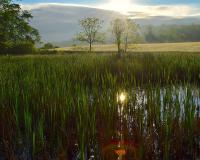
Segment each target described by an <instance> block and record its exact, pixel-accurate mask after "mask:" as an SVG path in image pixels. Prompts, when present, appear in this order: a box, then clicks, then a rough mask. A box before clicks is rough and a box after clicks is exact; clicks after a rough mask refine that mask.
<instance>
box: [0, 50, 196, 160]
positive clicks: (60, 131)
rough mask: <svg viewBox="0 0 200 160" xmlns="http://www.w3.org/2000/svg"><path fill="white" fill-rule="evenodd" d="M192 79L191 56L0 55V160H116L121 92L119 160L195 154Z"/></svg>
mask: <svg viewBox="0 0 200 160" xmlns="http://www.w3.org/2000/svg"><path fill="white" fill-rule="evenodd" d="M199 82H200V55H199V54H196V53H195V54H193V53H190V54H186V53H182V54H181V53H179V54H178V53H177V54H171V53H170V54H167V53H166V54H162V53H161V54H159V53H156V54H147V53H146V54H141V53H139V54H137V53H135V54H129V55H125V56H124V57H122V58H118V57H116V56H115V55H96V54H94V55H92V54H85V55H67V56H24V57H23V56H21V57H20V56H19V57H6V56H5V57H0V86H1V88H0V142H1V143H0V150H2V151H3V152H2V153H1V152H0V158H1V156H2V157H5V159H11V158H12V157H14V158H17V157H19V156H20V155H22V153H25V155H27V156H28V157H29V158H32V159H37V158H38V157H40V158H41V159H49V157H52V158H55V159H56V158H60V159H62V158H63V159H71V158H72V155H73V154H75V153H77V152H78V153H80V154H79V156H80V159H88V158H89V157H88V156H89V155H92V154H93V155H94V156H95V158H96V159H100V157H101V158H104V159H110V160H111V159H116V155H115V154H114V151H113V149H114V148H116V146H115V145H113V141H116V140H118V138H119V137H118V134H117V133H118V129H119V128H120V127H121V126H120V124H121V122H120V121H119V117H118V107H120V104H118V103H117V100H116V99H117V98H116V96H117V94H118V93H120V92H122V91H125V92H126V93H127V95H128V99H127V101H126V103H125V104H124V111H123V112H124V113H123V114H124V115H125V116H124V118H123V124H122V125H123V134H124V137H125V138H126V140H127V141H128V144H129V143H130V144H131V145H127V146H125V147H127V151H128V152H127V158H128V157H129V158H130V157H137V158H138V159H149V157H152V159H156V158H158V159H184V158H188V157H189V159H196V158H198V157H199V156H200V155H199V152H198V151H199V146H198V143H199V137H200V134H199V133H200V119H199V117H198V116H197V111H198V110H197V104H196V102H195V100H194V99H195V96H194V95H193V94H194V93H193V92H194V91H196V94H197V97H199V96H200V95H199ZM180 86H182V87H183V90H184V91H183V92H180V90H181V88H180ZM181 93H184V94H185V96H184V98H183V101H182V102H180V101H179V98H178V97H179V96H180V94H181ZM173 97H176V98H175V99H174V98H173ZM138 99H140V101H139V100H138ZM145 101H146V102H145ZM139 102H140V103H139ZM127 117H129V120H128V119H127ZM130 119H131V120H130ZM127 126H129V127H127ZM109 144H110V145H111V147H107V146H109ZM91 148H93V150H94V151H93V153H90V149H91ZM20 153H21V154H20ZM11 156H12V157H11ZM86 157H87V158H86Z"/></svg>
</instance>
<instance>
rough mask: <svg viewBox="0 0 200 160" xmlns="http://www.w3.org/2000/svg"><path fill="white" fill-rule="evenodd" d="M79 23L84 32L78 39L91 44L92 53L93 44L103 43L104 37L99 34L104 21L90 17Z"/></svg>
mask: <svg viewBox="0 0 200 160" xmlns="http://www.w3.org/2000/svg"><path fill="white" fill-rule="evenodd" d="M79 23H80V26H81V27H82V32H80V33H79V34H78V35H77V37H76V39H78V40H79V41H83V42H87V43H89V51H90V52H91V51H92V44H93V43H95V42H103V39H104V35H103V33H100V32H99V30H100V29H101V27H102V23H103V21H101V20H100V19H98V18H95V17H88V18H85V19H83V20H81V21H80V22H79Z"/></svg>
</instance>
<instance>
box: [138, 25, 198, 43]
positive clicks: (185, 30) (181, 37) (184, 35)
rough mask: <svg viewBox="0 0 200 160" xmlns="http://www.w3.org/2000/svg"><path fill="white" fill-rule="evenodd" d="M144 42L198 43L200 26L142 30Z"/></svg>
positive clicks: (147, 27) (156, 27) (146, 28)
mask: <svg viewBox="0 0 200 160" xmlns="http://www.w3.org/2000/svg"><path fill="white" fill-rule="evenodd" d="M140 30H141V33H142V34H141V35H142V36H143V40H144V42H148V43H165V42H198V41H200V25H199V24H189V25H160V26H152V25H148V26H143V27H141V28H140Z"/></svg>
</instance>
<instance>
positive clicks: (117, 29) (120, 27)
mask: <svg viewBox="0 0 200 160" xmlns="http://www.w3.org/2000/svg"><path fill="white" fill-rule="evenodd" d="M111 26H112V33H113V35H114V37H115V42H116V44H117V49H118V54H119V55H121V52H122V51H121V44H122V38H123V34H124V31H125V26H124V20H122V19H115V20H114V21H112V23H111Z"/></svg>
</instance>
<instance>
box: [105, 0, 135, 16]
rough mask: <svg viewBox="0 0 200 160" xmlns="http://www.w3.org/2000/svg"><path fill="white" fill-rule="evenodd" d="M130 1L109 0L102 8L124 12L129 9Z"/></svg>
mask: <svg viewBox="0 0 200 160" xmlns="http://www.w3.org/2000/svg"><path fill="white" fill-rule="evenodd" d="M131 2H132V0H109V1H108V3H106V4H105V5H104V6H103V8H105V9H111V10H115V11H119V12H121V13H124V14H126V13H127V12H128V11H130V9H131V6H132V3H131Z"/></svg>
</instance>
